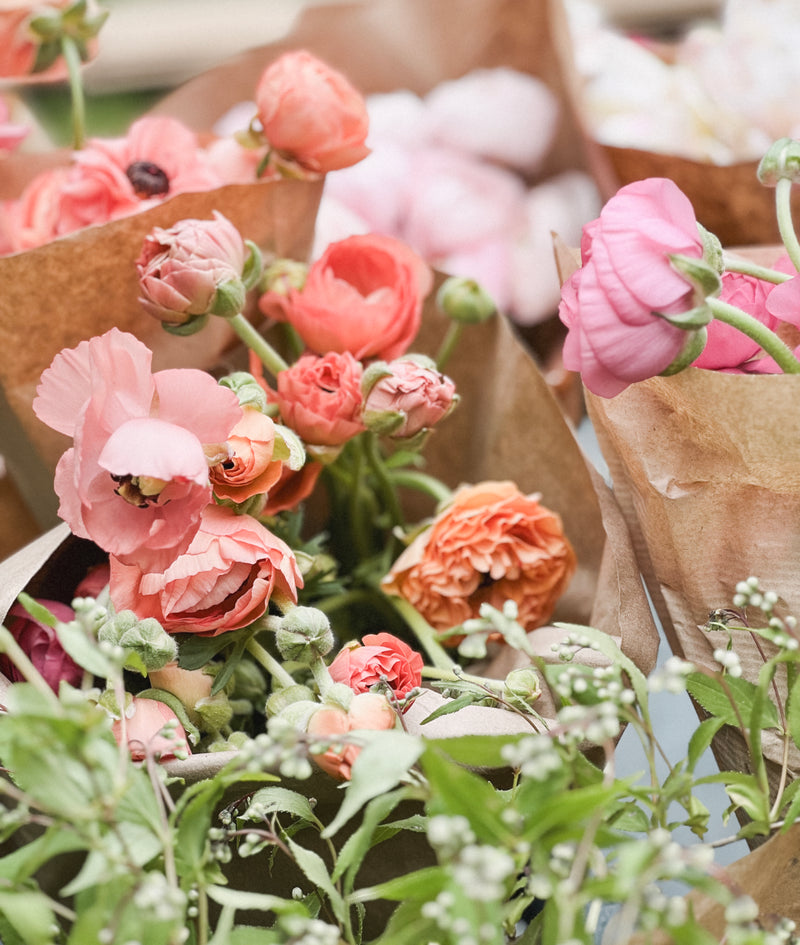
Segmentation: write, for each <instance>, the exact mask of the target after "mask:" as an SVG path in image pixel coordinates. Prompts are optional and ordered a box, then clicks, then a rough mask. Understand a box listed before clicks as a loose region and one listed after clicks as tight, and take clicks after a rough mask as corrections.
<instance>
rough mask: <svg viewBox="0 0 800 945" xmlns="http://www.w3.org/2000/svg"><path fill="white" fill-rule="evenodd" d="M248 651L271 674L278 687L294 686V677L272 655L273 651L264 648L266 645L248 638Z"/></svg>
mask: <svg viewBox="0 0 800 945" xmlns="http://www.w3.org/2000/svg"><path fill="white" fill-rule="evenodd" d="M247 651H248V653H250V655H251V656H252V657H253V658H254V659H255V660H257V661H258V662H259V663H260V664H261V665H262V666H263V667H264V669H265V670H266V671H267V672H268V673H269V674H270V676H271V677H272V678H273V679H274V681H275V683H276V684H277V686H278V688H280V689H286V687H287V686H293V685H294V684H295V680H294V678H293V677H292V676H291V675H290V674H289V673H288V672H287V671H286V670H285V669H284V668H283V666H281V664H280V663H279V662H278V661H277V660H276V659H275V657H274V656H272V654H271V653H268V652H267V651H266V650H265V649H264V647H263V646H262V645H261V644H260V643H259V642H258V641H256V640H254V639H250V640H248V641H247Z"/></svg>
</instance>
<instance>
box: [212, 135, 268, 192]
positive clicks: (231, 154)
mask: <svg viewBox="0 0 800 945" xmlns="http://www.w3.org/2000/svg"><path fill="white" fill-rule="evenodd" d="M205 153H206V158H207V160H208V166H209V167H210V168H211V170H212V171H213V173H214V174H216V175H217V177H219V179H220V180H221V181H222V182H223V183H225V184H252V183H253V182H254V181H255V180H256V179H257V178H258V166H259V164H260V163H261V161H262V159H263V157H264V153H263V151H262V150H259V149H258V148H246V147H244V146H243V145H241V144H239V142H238V141H237V140H236V138H234V137H225V138H215V139H214V140H213V141H212V142H211V143H210V144H208V145H207V146H206V149H205ZM262 179H263V176H262Z"/></svg>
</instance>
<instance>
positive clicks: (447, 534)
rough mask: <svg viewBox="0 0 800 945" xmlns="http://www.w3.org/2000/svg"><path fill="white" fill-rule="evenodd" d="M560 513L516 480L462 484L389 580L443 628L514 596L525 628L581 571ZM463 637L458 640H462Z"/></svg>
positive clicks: (544, 614)
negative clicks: (527, 491) (519, 486)
mask: <svg viewBox="0 0 800 945" xmlns="http://www.w3.org/2000/svg"><path fill="white" fill-rule="evenodd" d="M575 567H576V558H575V552H574V551H573V549H572V546H571V545H570V543H569V541H568V540H567V538H566V537H565V535H564V532H563V529H562V526H561V520H560V518H559V516H558V515H556V514H555V513H554V512H551V511H550V510H549V509H547V508H545V507H544V506H543V505H542V504H541V503H540V502H539V497H538V496H536V495H523V493H521V492H520V491H519V489H518V488H517V487H516V485H514V483H512V482H482V483H479V484H477V485H474V486H462V488H460V489H459V490H458V491H457V492H456V493H455V494H454V495H453V498H452V501H451V502H450V504H449V505H448V506H447V507H446V508H445V509H444V510H443V511H442V512H441V513H440V514H439V515H438V516H437V517H436V519H435V520H434V522H433V524H432V525H431V526H430V528H428V529H426V530H425V531H424V532H422V533H421V534H420V535H419V536H418V537H417V538H416V539H415V540H414V541H413V542H412V543H411V544H410V545H409V546H408V548H406V550H405V551H404V552H403V553H402V554H401V555H400V557H399V558H398V559H397V561H396V562H395V563H394V566H393V567H392V569H391V571H390V572H389V574H388V575H387V577H385V578H384V580H383V587H384V590H385V591H386V592H387V593H389V594H395V595H397V596H399V597H404V598H405V599H406V600H407V601H408V602H409V603H410V604H412V605H413V606H414V607H416V609H417V610H418V611H419V612H420V613H421V614H422V616H423V617H424V618H425V619H426V620H427V621H428V623H429V624H430V625H431V626H432V627H433V628H434V629H435V630H438V631H440V632H445V631H448V630H450V629H452V628H453V627H456V626H459V625H460V624H462V623H463V622H464V621H465V620H467V619H470V618H474V617H478V616H479V613H480V607H481V605H482V604H484V603H487V604H490V605H491V606H492V607H496V608H497V609H498V610H501V609H502V607H503V605H504V604H505V603H506V601H514V602H515V603H516V605H517V608H518V613H519V616H518V618H517V619H518V621H519V623H520V625H521V626H522V627H524V628H525V629H526V630H528V631H530V630H535V629H536V628H537V627H540V626H542V625H543V624H545V623H547V621H548V620H549V618H550V616H551V614H552V613H553V609H554V608H555V605H556V603H557V601H558V599H559V597H560V596H561V594H562V593H563V592H564V590H566V587H567V584H568V583H569V581H570V579H571V578H572V575H573V574H574V572H575ZM456 642H457V641H456Z"/></svg>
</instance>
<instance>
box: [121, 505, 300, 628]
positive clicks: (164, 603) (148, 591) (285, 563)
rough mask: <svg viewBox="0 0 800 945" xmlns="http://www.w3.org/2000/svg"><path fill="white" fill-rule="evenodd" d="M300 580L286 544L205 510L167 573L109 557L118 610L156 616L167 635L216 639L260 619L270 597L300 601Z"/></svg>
mask: <svg viewBox="0 0 800 945" xmlns="http://www.w3.org/2000/svg"><path fill="white" fill-rule="evenodd" d="M302 585H303V579H302V577H301V575H300V571H299V569H298V566H297V561H296V560H295V557H294V554H293V553H292V551H291V549H290V548H289V546H288V545H286V544H285V543H284V542H283V541H281V540H280V539H279V538H277V537H276V536H275V535H273V534H272V533H271V532H269V531H268V530H267V529H266V528H265V527H264V526H263V525H262V524H261V523H260V522H258V521H257V520H256V519H254V518H252V517H251V516H249V515H237V514H236V513H235V512H234V511H233V510H232V509H230V508H225V507H223V506H218V505H209V506H207V507H206V508H205V510H204V512H203V516H202V521H201V524H200V528H199V530H198V531H197V532H196V534H195V535H194V537H193V539H192V542H191V544H190V545H189V548H188V549H187V550H186V551H185V552H184V553H183V554H182V555H180V556H179V557H178V558H176V560H175V561H174V562H173V563H172V564H171V565H169V567H167V568H166V569H157V570H153V571H149V572H148V571H144V570H142V569H140V568H138V567H135V566H132V565H125V564H123V563H122V562H121V561H119V560H118V559H116V558H114V557H112V558H111V583H110V588H109V591H110V595H111V601H112V603H113V604H114V607H115V608H116V609H117V610H132V611H133V612H134V613H135V614H136V616H137V617H139V618H140V619H144V618H145V617H154V618H155V619H156V620H157V621H158V622H159V623H160V624H161V626H162V627H164V629H165V630H166V631H167V632H169V633H197V634H202V635H204V636H216V635H217V634H219V633H224V632H225V631H226V630H238V629H239V628H240V627H246V626H247V625H248V624H251V623H252V622H253V621H254V620H257V619H258V618H259V617H261V616H262V615H263V614H264V613H265V611H266V609H267V605H268V603H269V601H270V598H271V597H272V596H273V595H276V596H278V597H281V598H284V599H288V600H291V601H295V602H296V600H297V588H298V587H302Z"/></svg>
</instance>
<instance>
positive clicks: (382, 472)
mask: <svg viewBox="0 0 800 945" xmlns="http://www.w3.org/2000/svg"><path fill="white" fill-rule="evenodd" d="M362 437H363V441H364V453H365V454H366V458H367V462H368V463H369V467H370V469H371V470H372V473H373V475H374V476H375V479H376V480H377V483H378V493H379V496H380V498H381V499H382V500H383V507H384V508H385V509H386V511H387V512H388V513H389V516H390V518H391V523H390V528H394V527H395V526H398V525H400V526H402V525H403V524H404V522H405V519H404V517H403V512H402V509H401V508H400V500H399V498H398V496H397V490H396V489H395V485H394V482H393V481H392V479H391V478H390V476H389V474H388V470H387V469H386V464H385V463H384V461H383V456H381V452H380V449H379V448H378V439H377V437H376V436H375V435H374V434H372V433H369V432H367V433H363V434H362Z"/></svg>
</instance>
